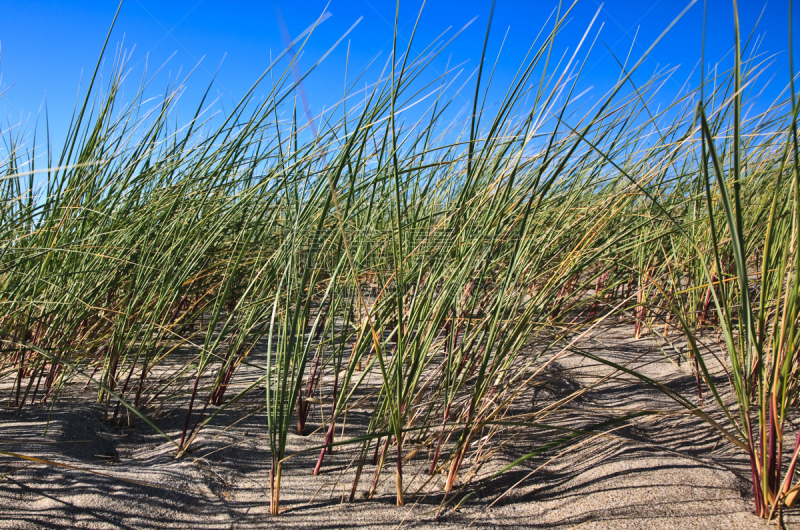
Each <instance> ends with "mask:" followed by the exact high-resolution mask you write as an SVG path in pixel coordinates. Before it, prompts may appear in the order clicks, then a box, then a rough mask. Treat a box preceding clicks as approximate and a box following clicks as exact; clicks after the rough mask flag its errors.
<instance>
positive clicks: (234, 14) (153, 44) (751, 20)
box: [0, 0, 800, 143]
mask: <svg viewBox="0 0 800 530" xmlns="http://www.w3.org/2000/svg"><path fill="white" fill-rule="evenodd" d="M420 4H421V0H402V1H401V7H400V17H399V27H400V39H399V44H398V46H399V47H400V48H402V49H405V46H406V42H407V41H406V40H405V39H407V38H409V37H410V34H411V30H412V28H413V25H414V20H415V18H416V16H417V13H418V11H419V6H420ZM688 4H689V0H660V1H656V0H639V1H628V0H611V1H608V2H606V3H605V4H604V6H603V7H602V9H601V10H600V13H599V16H598V19H597V22H596V23H595V26H594V28H593V33H594V32H596V30H598V29H599V28H600V25H601V24H602V25H603V28H602V31H601V32H600V36H599V39H598V44H597V46H596V47H595V49H594V51H593V52H592V54H591V56H590V57H589V59H588V62H587V66H586V68H585V69H584V72H583V81H582V83H583V86H584V87H588V86H593V87H594V94H595V97H600V96H601V95H602V93H603V92H605V90H606V89H608V88H609V87H610V86H611V85H613V83H614V82H615V81H616V80H617V78H618V74H619V69H618V67H617V65H616V63H615V62H614V60H613V59H612V57H611V55H610V54H609V53H607V50H606V48H605V46H603V44H602V43H605V44H606V45H608V46H609V47H610V48H611V49H612V50H613V51H614V53H616V54H617V55H619V56H621V57H624V56H625V55H626V54H627V52H628V49H629V48H630V47H631V45H632V42H633V36H634V34H636V32H637V29H638V37H637V41H636V44H635V45H634V47H633V54H632V57H633V58H634V59H637V58H638V57H639V56H640V55H641V53H642V52H643V51H644V50H645V49H646V48H647V47H648V46H649V45H650V44H651V43H652V42H653V40H654V39H655V38H656V37H657V36H658V35H659V34H660V33H661V32H662V31H663V30H664V29H665V28H666V27H667V25H668V24H669V23H670V22H671V21H672V20H673V18H674V17H675V16H677V14H678V13H679V12H680V11H681V10H682V9H683V8H684V7H686V6H687V5H688ZM117 5H118V2H117V1H115V0H102V1H101V0H59V1H44V0H24V1H21V0H0V46H2V55H1V56H0V76H2V79H1V80H0V91H2V90H5V92H4V94H3V96H2V97H1V98H0V113H2V114H1V115H0V117H1V118H2V123H3V125H2V127H3V129H6V128H7V127H8V126H9V124H12V125H13V124H15V123H19V122H20V121H22V122H25V121H26V120H29V123H30V126H31V128H32V123H33V121H34V120H35V119H36V115H37V113H38V112H39V109H40V107H41V104H42V102H43V101H45V99H46V101H47V105H48V109H49V115H50V124H51V130H52V135H53V139H54V141H55V143H60V142H59V141H58V138H59V137H60V136H61V135H63V132H64V131H65V129H66V126H67V123H68V120H69V117H70V114H71V112H72V109H73V106H74V104H75V100H76V96H77V94H78V91H79V86H80V83H81V79H83V82H84V84H85V83H86V82H87V81H88V78H89V76H90V74H91V71H92V69H93V68H94V65H95V63H96V61H97V58H98V55H99V52H100V49H101V46H102V43H103V40H104V39H105V36H106V33H107V31H108V28H109V26H110V24H111V20H112V18H113V15H114V13H115V11H116V9H117ZM276 5H279V6H280V8H281V11H282V13H283V16H284V17H285V20H286V25H287V28H288V30H289V32H290V33H291V35H292V36H296V35H297V34H299V33H300V32H302V31H303V30H304V29H305V28H307V27H308V26H309V25H310V24H311V23H312V22H313V21H314V20H315V19H316V18H317V17H318V16H319V15H320V14H321V13H323V11H324V9H325V6H326V5H328V8H327V9H328V11H329V12H330V14H331V16H330V18H329V19H327V20H326V21H325V22H324V23H323V24H322V25H321V26H320V27H319V28H318V29H317V31H315V33H314V35H313V36H312V37H311V39H310V41H309V43H308V45H307V47H306V49H305V52H304V54H303V56H302V58H301V61H300V70H301V71H305V70H306V69H307V68H308V67H310V66H311V65H312V64H313V63H314V62H315V61H316V60H317V59H318V58H319V57H320V56H321V55H322V54H323V53H324V52H325V51H326V50H327V49H328V48H329V47H330V46H331V45H332V44H333V43H334V42H335V41H336V40H337V39H338V38H339V37H340V36H341V35H342V34H343V33H344V32H345V31H346V30H347V28H349V27H350V26H351V25H352V24H353V23H354V22H355V21H356V20H357V19H358V18H359V17H363V20H361V22H360V23H359V24H358V26H356V28H355V29H354V30H353V31H352V32H351V33H350V34H349V35H348V37H347V39H345V41H343V43H342V44H341V45H340V46H339V47H338V48H337V49H336V50H335V51H334V52H333V53H332V54H331V55H330V56H329V57H328V58H327V59H326V60H325V62H324V63H323V64H322V65H321V66H320V67H319V68H318V69H317V70H316V71H315V72H314V73H312V75H311V76H310V77H309V78H308V79H307V80H306V82H305V84H304V85H305V90H306V92H307V95H308V101H309V104H310V106H311V108H312V110H313V111H314V112H318V111H319V110H321V109H322V108H323V107H324V106H328V107H330V105H332V104H334V103H335V102H336V101H337V100H338V99H339V98H340V97H341V94H342V86H343V82H344V77H343V76H344V66H345V59H346V54H347V48H348V40H349V43H350V67H349V72H351V74H350V75H353V73H354V72H356V71H358V70H360V69H361V68H363V67H364V66H366V65H367V63H368V62H369V61H370V60H371V59H372V58H374V57H375V56H376V55H377V54H378V53H379V52H382V53H381V58H380V60H379V61H377V63H378V66H376V67H374V68H373V69H372V70H370V72H369V75H368V76H367V79H369V80H370V81H374V80H375V78H376V77H377V75H378V73H379V70H380V67H382V66H383V63H384V61H385V60H386V57H388V55H389V53H390V52H391V48H392V26H393V22H394V16H395V3H394V2H393V1H386V0H331V1H330V3H329V4H328V2H327V1H326V0H304V1H302V2H299V1H298V2H290V1H288V0H280V1H278V0H260V1H245V0H228V1H225V2H223V1H220V0H200V1H198V0H189V1H183V0H125V3H124V4H123V6H122V9H121V12H120V15H119V18H118V20H117V23H116V26H115V28H114V32H113V34H112V37H111V42H110V53H108V54H107V55H108V56H109V59H110V58H111V57H112V56H113V52H114V48H115V47H117V46H122V47H123V48H125V49H128V50H131V49H133V48H134V46H135V49H134V50H133V60H132V61H131V65H132V67H133V71H132V75H131V76H130V78H131V79H133V80H134V84H136V83H138V80H139V76H140V75H141V71H142V68H143V67H144V65H145V61H147V62H148V63H149V67H148V68H149V70H150V71H155V69H156V67H158V66H160V65H162V63H164V61H166V60H167V58H169V57H170V56H171V55H172V54H173V53H174V54H175V55H174V56H173V57H172V59H171V60H170V61H169V62H168V63H167V64H166V66H165V67H164V69H163V71H162V73H161V79H163V80H164V81H166V80H167V78H168V76H172V78H174V77H175V74H176V73H177V72H178V71H179V70H182V71H183V72H184V73H186V72H188V71H189V70H190V69H191V68H192V67H193V66H195V65H196V64H197V63H198V61H199V60H200V59H201V58H204V59H203V61H202V63H201V66H200V67H199V68H198V69H197V71H196V72H195V74H194V77H193V78H192V79H191V80H190V82H189V89H188V91H187V94H186V95H185V96H184V99H188V100H189V101H190V102H191V103H192V106H193V105H194V104H196V102H197V100H198V99H197V98H199V96H200V94H201V93H202V91H203V90H204V89H205V88H206V86H207V84H208V82H209V81H210V79H211V74H212V73H213V72H214V71H216V70H217V67H218V66H219V65H220V64H221V67H220V70H219V76H218V78H217V82H216V83H215V85H214V87H213V89H212V94H214V95H215V96H218V97H219V98H220V102H221V105H224V106H230V105H231V104H232V103H233V102H234V101H237V100H238V99H239V98H240V97H241V96H242V95H243V94H244V93H245V92H246V90H247V89H248V88H249V87H250V86H251V84H252V82H253V81H254V80H255V79H256V78H257V77H258V76H259V75H260V73H261V72H262V71H263V70H264V68H265V67H266V66H267V64H268V63H269V57H270V53H272V54H273V55H275V54H277V53H279V52H280V51H281V50H282V49H283V48H284V45H283V41H282V39H281V33H280V28H279V23H278V19H277V16H276ZM556 5H557V0H541V1H536V0H498V2H497V7H496V10H495V16H494V23H493V26H492V32H491V36H490V41H489V49H488V56H489V58H490V60H491V61H492V62H493V61H494V58H495V56H496V54H497V52H498V50H499V48H500V44H501V42H502V41H503V39H504V37H505V38H506V42H505V45H504V48H503V53H502V55H501V58H500V61H499V65H498V71H497V74H496V76H495V81H494V82H493V86H494V87H495V90H494V91H492V92H491V93H490V96H489V99H490V100H492V98H495V99H499V98H500V97H501V96H502V93H503V92H504V89H505V88H506V86H507V83H508V82H509V80H510V79H511V78H512V77H513V75H514V73H515V72H516V69H517V67H518V66H519V64H520V61H521V60H522V58H523V57H524V54H525V53H526V51H527V50H528V48H529V46H530V45H531V43H532V42H533V40H534V38H535V37H536V34H537V33H538V31H539V29H540V28H541V27H542V25H543V24H544V23H545V21H546V19H547V17H548V16H549V15H550V14H551V12H552V10H553V9H554V7H555V6H556ZM489 6H490V1H489V0H480V1H477V0H457V1H452V0H429V2H428V4H427V5H426V7H425V10H424V12H423V15H422V21H421V24H420V27H419V30H418V33H417V36H416V38H415V41H414V42H415V46H414V47H415V48H416V49H418V50H421V49H422V48H424V46H425V45H427V44H428V43H430V42H431V41H432V40H433V39H435V38H436V36H437V35H439V34H440V33H441V32H443V31H445V30H446V29H447V28H448V27H452V28H451V29H450V31H449V34H453V33H454V32H455V31H456V30H457V29H459V28H461V27H462V26H463V25H464V24H466V23H467V22H468V21H469V20H471V19H472V18H473V17H475V16H477V17H478V19H477V20H476V21H475V22H474V23H473V24H472V25H471V26H470V27H469V28H468V29H467V30H466V31H464V32H463V33H462V34H461V36H460V37H459V38H458V39H457V40H456V41H455V42H454V43H453V44H451V45H450V46H449V48H448V51H447V52H445V53H444V54H442V55H441V56H440V57H439V58H438V59H437V60H436V62H435V63H434V64H433V65H432V70H431V76H433V75H436V73H438V72H441V71H443V70H444V68H445V65H446V63H447V61H448V60H449V61H450V64H451V65H452V64H458V63H461V62H464V61H466V64H465V65H464V71H465V73H464V74H462V76H463V78H464V79H466V77H467V76H468V75H469V74H470V72H472V71H473V70H474V69H475V67H476V66H477V64H478V61H479V58H480V53H481V47H482V44H483V36H484V33H485V31H486V23H487V20H488V13H489ZM599 7H600V2H599V1H596V0H582V1H581V2H579V4H578V6H577V7H576V8H575V10H574V12H573V14H572V16H571V17H570V21H569V23H568V25H567V27H566V29H565V30H564V31H563V32H562V33H561V35H560V37H559V38H558V40H557V45H556V48H557V51H558V52H559V55H560V53H561V52H563V51H564V50H565V49H567V48H569V49H570V50H572V49H574V47H575V46H576V44H577V43H578V41H579V40H580V37H581V35H582V34H583V32H584V31H585V29H586V27H587V25H588V23H589V21H590V20H591V19H592V17H593V16H594V14H595V12H597V10H598V8H599ZM739 9H740V20H741V24H742V33H743V36H745V37H746V36H747V35H748V34H749V32H750V31H751V29H752V28H753V26H754V24H755V22H756V19H757V18H758V16H759V14H760V13H761V12H762V9H764V4H763V3H762V2H755V1H752V0H743V1H740V6H739ZM798 10H800V9H798ZM787 13H788V5H787V2H786V1H775V2H771V3H769V4H767V5H766V8H765V9H764V11H763V17H762V20H761V22H760V24H759V27H758V29H757V34H758V35H761V36H762V37H763V42H762V43H761V45H760V49H761V51H762V52H772V53H779V55H777V56H776V62H775V64H774V65H773V66H772V67H771V69H770V73H769V75H767V76H765V81H766V80H767V79H768V78H769V76H771V75H772V74H773V73H774V74H775V79H774V80H773V81H772V85H771V86H770V87H768V89H767V90H766V91H765V94H766V95H769V94H777V92H778V90H779V89H780V88H782V87H783V86H785V85H786V83H787V82H788V57H787V54H786V53H785V50H786V48H787ZM702 14H703V2H702V0H701V1H699V2H697V3H696V4H695V5H694V6H693V7H692V9H691V10H690V11H689V12H688V13H687V15H686V16H684V18H683V19H682V20H681V21H680V22H679V23H678V24H677V25H676V26H675V27H674V28H673V29H672V31H671V32H670V34H669V35H668V36H667V37H666V38H665V39H664V40H663V41H662V42H661V43H660V44H659V46H658V47H657V48H656V49H655V50H654V51H653V53H652V54H651V55H650V58H649V59H648V60H647V62H646V63H645V64H644V65H643V67H642V69H641V71H640V75H641V79H646V78H647V77H649V75H650V74H651V73H652V72H653V71H654V70H655V69H656V68H657V65H660V66H664V65H668V64H669V65H678V64H680V65H681V67H680V69H679V70H678V72H677V73H676V74H675V76H674V80H673V81H670V82H668V83H667V84H666V85H665V87H664V91H663V94H662V96H661V97H663V101H664V102H668V101H669V100H670V99H671V95H672V94H674V92H675V91H677V90H678V89H679V88H680V86H681V85H682V84H683V82H684V81H685V80H686V78H687V77H688V76H689V75H690V74H691V72H692V69H693V68H694V67H695V65H696V64H697V62H698V61H699V58H700V32H701V27H702ZM732 20H733V19H732V8H731V3H730V2H729V1H717V0H711V1H710V2H709V25H708V37H707V51H706V58H707V63H709V64H713V62H715V61H717V60H720V59H723V58H725V60H727V61H728V62H727V63H725V64H729V63H730V61H731V55H730V54H729V53H728V52H729V51H730V50H731V48H732V46H733V22H732ZM795 27H800V20H798V21H796V22H795ZM506 35H507V37H506ZM795 40H800V38H798V37H796V38H795ZM780 52H783V53H780ZM726 54H728V55H727V57H725V56H726ZM148 55H149V58H147V59H146V57H148ZM223 57H224V61H223ZM797 60H798V61H800V58H798V59H797ZM106 71H108V68H107V69H106ZM137 74H138V75H137ZM473 80H474V77H473ZM698 80H699V74H697V73H696V71H695V74H694V76H693V79H692V85H694V86H696V85H697V81H698ZM156 85H157V86H163V84H162V85H158V83H157V84H156ZM267 90H268V86H264V87H263V89H259V93H260V94H263V93H266V91H267ZM473 90H474V88H471V89H469V90H466V91H464V92H463V97H462V98H461V99H462V102H463V103H464V104H467V103H468V101H469V100H470V98H471V97H472V96H471V95H472V91H473Z"/></svg>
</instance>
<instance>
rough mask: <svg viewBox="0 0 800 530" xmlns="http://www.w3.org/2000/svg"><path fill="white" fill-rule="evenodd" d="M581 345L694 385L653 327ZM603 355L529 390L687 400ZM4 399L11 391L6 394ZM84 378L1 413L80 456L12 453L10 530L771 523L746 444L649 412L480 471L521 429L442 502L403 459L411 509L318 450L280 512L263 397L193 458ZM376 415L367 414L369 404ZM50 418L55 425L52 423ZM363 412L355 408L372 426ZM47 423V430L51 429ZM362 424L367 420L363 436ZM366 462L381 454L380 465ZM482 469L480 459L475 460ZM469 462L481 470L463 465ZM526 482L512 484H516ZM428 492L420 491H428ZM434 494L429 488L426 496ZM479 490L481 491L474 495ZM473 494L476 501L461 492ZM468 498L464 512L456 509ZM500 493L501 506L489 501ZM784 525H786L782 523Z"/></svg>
mask: <svg viewBox="0 0 800 530" xmlns="http://www.w3.org/2000/svg"><path fill="white" fill-rule="evenodd" d="M581 346H582V347H584V348H587V349H592V350H593V351H595V352H596V353H602V354H603V355H605V356H607V357H609V358H613V359H614V360H615V362H630V361H631V360H632V359H637V360H636V361H635V362H636V366H638V367H639V369H640V370H642V371H644V372H646V373H647V374H648V375H651V376H654V377H657V378H659V380H661V381H664V382H667V383H669V385H670V386H672V387H673V388H676V389H677V388H680V389H681V390H682V392H683V393H684V394H685V395H692V393H693V392H694V391H695V390H694V388H695V387H693V385H694V380H693V378H692V377H691V376H690V375H689V372H688V369H687V367H686V366H680V367H679V366H676V365H675V364H673V363H671V362H669V360H668V359H667V358H666V357H665V356H664V354H663V353H662V352H661V351H660V350H659V349H658V348H656V347H654V342H653V340H652V339H650V338H643V339H640V340H634V339H633V338H632V337H631V333H630V332H629V330H627V331H626V330H622V331H619V330H609V329H606V330H602V331H598V332H597V333H595V335H594V336H593V337H591V338H587V339H585V340H583V341H582V343H581ZM609 372H610V370H609V369H608V368H607V367H605V366H600V365H597V364H596V363H593V362H589V361H588V360H587V359H585V358H582V357H579V356H576V355H566V354H565V355H563V356H562V357H561V358H559V359H558V361H557V364H554V365H553V366H552V367H551V370H549V371H548V374H549V376H551V377H552V376H556V377H552V378H553V380H554V381H558V380H559V378H560V377H561V376H563V378H562V379H564V380H565V381H566V382H565V383H564V384H563V385H561V387H559V386H558V385H555V387H553V386H551V387H550V389H549V390H547V391H544V392H542V393H541V394H540V395H537V396H536V399H533V398H532V397H528V398H525V399H523V400H521V403H522V405H521V406H525V407H534V408H535V407H542V406H546V404H547V403H552V402H553V401H555V400H558V399H560V398H562V397H563V396H564V395H567V394H569V393H571V392H573V391H574V390H575V389H576V388H580V387H583V388H588V390H587V391H586V393H585V394H584V395H583V396H582V397H581V398H580V399H578V400H575V401H573V402H571V403H570V404H569V405H568V408H569V410H567V411H562V412H559V413H555V414H553V416H552V417H551V418H550V419H549V421H552V422H553V423H558V422H569V421H575V418H578V417H580V418H582V419H583V420H585V421H587V422H589V423H591V422H592V421H594V422H597V420H598V419H599V418H604V417H608V416H607V415H605V416H604V415H601V414H599V413H598V412H597V410H598V409H600V408H605V409H608V408H609V407H616V408H617V409H626V410H627V409H630V410H633V409H649V410H664V411H673V412H676V411H679V408H678V407H676V406H675V405H674V403H671V402H670V400H669V399H667V398H665V397H664V396H663V395H662V394H660V393H658V392H655V391H653V390H650V389H647V388H645V387H643V386H642V385H639V384H635V383H633V382H630V381H625V380H620V379H613V378H612V379H609V380H606V381H605V382H603V383H602V384H600V385H597V384H596V383H597V381H598V377H601V376H603V375H605V374H608V373H609ZM4 395H5V394H4ZM91 398H92V395H91V393H90V392H88V391H87V392H85V393H83V392H81V389H80V388H79V385H74V388H72V390H71V391H70V392H66V393H65V394H64V397H62V399H60V400H59V402H58V403H57V405H56V406H55V407H53V408H52V409H50V408H48V407H37V406H30V407H29V406H26V407H25V408H24V409H23V411H22V414H21V415H20V416H19V417H16V416H15V411H7V410H3V411H2V412H1V413H0V418H2V419H0V440H1V441H0V444H2V450H4V451H7V452H14V453H19V454H23V455H28V456H34V457H36V458H40V459H45V460H49V461H52V462H57V463H60V464H64V465H68V466H75V467H76V468H80V469H74V468H69V467H58V466H55V465H47V464H44V463H40V462H35V461H26V460H22V459H19V458H13V457H9V456H3V455H0V473H2V476H0V527H2V528H19V529H23V528H25V529H28V528H123V529H137V528H208V529H211V528H236V529H245V528H284V527H285V528H300V527H313V528H317V529H325V528H356V527H358V528H390V527H398V526H401V527H412V528H429V527H430V528H462V527H466V526H468V525H472V526H473V527H476V528H496V527H502V528H564V529H566V528H576V527H578V528H582V529H587V530H588V529H593V528H615V529H616V528H619V529H622V528H636V529H640V528H680V529H689V528H692V529H694V528H709V529H710V528H762V527H764V525H765V522H764V521H763V520H761V519H759V518H757V517H755V516H754V515H753V514H752V509H753V506H752V501H751V500H750V495H751V492H750V485H749V481H748V478H749V467H748V462H747V459H746V457H745V455H743V454H742V453H741V451H739V450H738V449H736V448H735V447H732V446H731V444H729V443H727V442H726V441H724V440H721V438H720V436H719V435H718V434H716V433H714V432H713V431H712V430H711V429H710V428H709V427H707V426H706V425H704V424H703V423H701V422H699V421H698V420H697V419H695V418H693V417H689V416H686V415H682V414H672V415H667V414H665V415H661V416H658V417H644V418H639V419H637V420H634V421H632V422H630V423H629V424H627V426H625V427H624V428H621V429H617V430H614V431H613V432H611V433H609V434H608V435H607V436H601V437H594V438H591V439H589V438H582V439H580V445H578V446H575V445H573V446H571V447H572V449H571V450H569V451H567V452H566V453H564V454H560V455H559V454H558V453H559V451H563V450H564V448H561V449H559V450H556V451H551V452H547V453H545V454H543V455H540V456H537V457H534V458H532V459H530V460H528V461H526V462H525V463H524V464H522V465H521V466H519V467H517V468H515V469H514V470H512V471H510V472H508V473H506V474H505V475H502V476H501V477H500V478H499V479H495V480H494V481H489V482H487V481H485V480H481V479H484V478H486V477H487V476H489V475H490V474H492V473H493V471H494V470H496V469H498V468H499V467H500V466H501V465H503V464H504V463H507V462H510V461H512V460H513V459H514V458H516V457H518V456H520V455H522V454H525V453H527V452H529V451H532V450H533V449H535V448H537V447H539V446H540V445H541V444H542V443H544V442H546V441H547V440H548V438H546V437H543V435H541V434H537V433H534V434H528V435H526V434H525V433H522V434H520V435H518V436H516V437H514V438H513V441H512V442H510V443H507V444H505V445H503V446H502V447H499V448H497V451H496V453H493V456H492V458H490V459H488V460H487V461H486V462H485V463H484V464H483V465H482V466H481V467H480V469H478V470H476V471H477V472H476V475H475V476H474V477H467V478H472V480H471V481H469V482H468V483H467V484H465V485H463V488H462V489H461V490H460V492H459V493H458V494H457V495H455V496H453V497H451V498H447V499H445V498H443V495H442V494H441V491H442V488H441V485H442V484H443V482H444V478H445V477H444V476H443V475H438V476H436V477H434V478H433V479H432V480H431V481H430V482H429V483H428V484H427V485H425V486H424V487H422V486H423V484H424V482H425V481H426V480H428V478H430V477H428V475H427V474H425V473H423V472H422V471H423V470H424V469H425V467H426V466H427V463H426V462H427V460H426V459H427V457H428V455H429V452H428V451H427V450H422V451H420V453H419V454H418V456H417V458H415V459H414V460H413V461H412V462H410V463H409V464H408V467H407V468H406V477H405V479H406V483H405V485H406V492H407V493H406V495H407V505H406V506H405V507H402V508H398V507H397V506H395V494H394V476H393V474H392V473H391V471H390V467H389V466H387V467H386V470H385V472H384V473H383V474H382V475H381V482H380V484H379V487H378V489H377V494H376V496H375V497H374V498H372V499H369V500H367V499H365V498H364V495H363V493H364V491H365V490H367V489H368V488H369V484H370V483H371V480H372V476H373V472H374V469H375V468H374V466H371V465H365V469H364V473H363V475H362V479H361V482H360V483H359V487H358V493H357V495H356V499H355V502H353V503H349V502H348V497H349V492H350V487H351V484H352V481H353V476H354V465H353V459H354V457H355V455H356V453H357V449H356V448H355V447H346V448H344V449H340V450H336V451H335V452H334V454H332V455H330V456H329V457H327V459H326V461H325V465H324V467H323V469H322V473H321V474H320V475H319V476H317V477H314V476H313V475H312V470H313V468H314V463H315V462H316V459H317V456H318V453H317V452H316V451H312V452H306V453H301V454H298V455H297V456H293V457H292V458H290V459H289V460H288V461H287V464H286V467H285V469H284V475H283V481H282V486H281V514H280V515H279V516H271V515H270V514H269V462H270V458H269V444H268V439H267V436H266V427H265V426H266V419H265V417H264V413H263V410H259V408H260V407H261V402H260V401H259V400H261V399H263V394H262V393H259V392H256V393H254V394H253V395H252V396H251V397H248V399H247V400H245V401H244V402H242V403H240V404H238V405H237V406H236V407H233V408H232V409H231V410H229V411H226V412H225V413H223V414H221V415H220V416H219V417H218V420H217V421H215V422H214V423H212V424H209V425H208V426H207V427H206V428H205V429H204V430H203V431H201V434H200V435H199V436H198V438H197V439H196V441H195V443H194V445H193V447H192V453H191V455H189V456H188V457H184V458H180V459H176V458H174V456H175V450H174V447H173V446H172V445H171V444H170V443H169V442H168V441H166V440H165V439H164V438H163V437H162V436H161V435H159V434H157V433H155V432H154V431H153V429H152V428H150V427H149V426H147V425H145V424H143V423H142V422H137V423H136V425H135V426H134V427H133V428H130V429H127V428H125V429H121V428H115V427H112V426H109V425H106V424H103V423H102V422H101V421H100V419H101V417H102V410H103V409H102V406H101V405H100V404H97V403H92V402H91V401H92V399H91ZM183 414H185V403H174V405H173V406H172V408H168V407H166V408H161V409H159V410H158V411H153V418H154V420H155V421H156V423H157V424H158V425H160V426H162V427H163V428H165V429H166V430H167V433H168V434H169V435H170V436H173V437H177V436H179V431H178V430H177V429H176V425H180V424H182V418H183ZM362 416H364V417H365V416H366V413H364V414H362ZM48 420H49V421H48ZM363 420H364V418H363V417H359V412H358V411H353V413H352V414H351V417H350V418H349V419H348V422H349V424H350V425H351V426H352V425H355V424H357V423H358V422H360V421H363ZM309 425H310V428H309V430H314V429H316V431H315V432H313V433H312V434H311V435H309V436H305V437H301V436H298V435H296V434H291V435H290V449H289V453H295V452H297V451H300V450H302V449H307V448H311V447H314V446H315V445H318V444H320V443H321V439H322V433H321V431H320V430H319V427H320V417H319V413H318V412H317V411H315V414H312V417H311V418H310V419H309ZM45 427H46V433H45ZM353 432H355V431H353ZM795 432H796V431H795ZM368 464H369V463H368ZM467 464H469V462H468V463H467ZM465 467H468V465H467V466H465ZM517 482H519V485H517V486H516V487H514V488H513V489H511V490H510V491H509V488H511V486H512V485H514V484H516V483H517ZM421 487H422V490H421V493H420V494H419V495H417V496H412V493H413V492H416V491H417V490H420V488H421ZM426 492H429V493H426ZM468 493H471V495H470V496H469V498H468V499H466V500H464V495H465V494H468ZM461 501H463V503H461ZM459 503H461V505H460V506H458V507H457V509H455V508H456V505H457V504H459ZM492 503H494V505H493V506H491V507H490V504H492ZM784 521H785V523H786V525H787V527H793V526H797V527H800V514H798V513H797V512H796V510H794V509H792V510H789V511H787V513H785V514H784ZM775 524H776V523H775V522H773V525H775Z"/></svg>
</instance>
